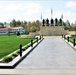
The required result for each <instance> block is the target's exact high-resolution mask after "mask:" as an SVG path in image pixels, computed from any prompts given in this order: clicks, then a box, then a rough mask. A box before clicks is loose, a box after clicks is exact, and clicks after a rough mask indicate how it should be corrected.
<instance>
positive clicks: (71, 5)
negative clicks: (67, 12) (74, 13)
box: [66, 1, 76, 9]
mask: <svg viewBox="0 0 76 75" xmlns="http://www.w3.org/2000/svg"><path fill="white" fill-rule="evenodd" d="M66 7H68V8H72V9H75V8H76V1H68V2H67V3H66Z"/></svg>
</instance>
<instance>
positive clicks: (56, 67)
mask: <svg viewBox="0 0 76 75" xmlns="http://www.w3.org/2000/svg"><path fill="white" fill-rule="evenodd" d="M4 71H5V73H6V74H11V73H12V74H26V75H28V74H30V75H49V74H52V75H76V51H75V50H73V49H72V48H71V47H70V46H69V45H68V44H67V43H66V42H65V41H63V40H62V38H60V37H58V38H56V37H54V38H50V37H49V38H45V39H44V40H43V41H42V42H41V43H40V44H39V45H38V46H37V47H36V48H35V49H34V50H33V51H32V52H31V53H30V55H28V56H27V57H26V58H25V59H24V60H23V61H22V62H21V63H20V64H19V65H18V66H17V67H16V68H15V69H10V70H9V69H6V70H4V69H0V73H2V74H4V73H3V72H4Z"/></svg>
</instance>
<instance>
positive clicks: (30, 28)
mask: <svg viewBox="0 0 76 75" xmlns="http://www.w3.org/2000/svg"><path fill="white" fill-rule="evenodd" d="M10 26H11V27H18V26H22V27H24V28H25V31H26V33H29V32H36V31H39V30H40V26H41V22H40V21H39V20H36V21H33V22H31V21H29V22H27V21H20V20H17V21H16V20H15V19H13V20H12V21H11V22H10Z"/></svg>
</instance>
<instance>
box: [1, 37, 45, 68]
mask: <svg viewBox="0 0 76 75" xmlns="http://www.w3.org/2000/svg"><path fill="white" fill-rule="evenodd" d="M43 39H44V38H43ZM43 39H41V40H39V41H38V43H37V42H36V43H35V44H34V45H33V47H29V48H28V49H27V50H25V51H24V52H23V53H22V57H20V55H18V56H17V57H16V58H15V59H13V60H12V61H11V62H9V63H0V68H3V69H12V68H14V67H16V66H17V65H18V64H19V63H20V62H21V61H22V60H23V59H24V58H25V57H27V55H29V54H30V53H31V52H32V51H33V50H34V48H35V47H36V46H37V45H38V44H39V43H40V42H41V41H43Z"/></svg>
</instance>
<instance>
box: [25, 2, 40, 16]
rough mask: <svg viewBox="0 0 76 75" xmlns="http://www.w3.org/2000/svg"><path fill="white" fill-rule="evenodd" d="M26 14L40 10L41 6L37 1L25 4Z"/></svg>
mask: <svg viewBox="0 0 76 75" xmlns="http://www.w3.org/2000/svg"><path fill="white" fill-rule="evenodd" d="M25 10H26V12H25V13H26V14H27V15H35V14H37V13H39V12H40V11H41V6H40V5H39V4H38V3H29V4H27V5H25Z"/></svg>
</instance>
